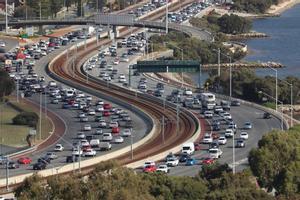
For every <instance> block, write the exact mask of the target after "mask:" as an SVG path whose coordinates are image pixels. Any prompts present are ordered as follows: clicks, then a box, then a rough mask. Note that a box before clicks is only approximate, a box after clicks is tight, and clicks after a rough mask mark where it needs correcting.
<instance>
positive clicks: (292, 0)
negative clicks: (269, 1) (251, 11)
mask: <svg viewBox="0 0 300 200" xmlns="http://www.w3.org/2000/svg"><path fill="white" fill-rule="evenodd" d="M298 3H300V0H289V1H285V2H283V3H280V4H278V5H272V6H271V8H270V9H269V10H268V11H267V13H268V14H281V13H282V12H284V11H286V10H287V9H289V8H291V7H293V6H295V5H296V4H298Z"/></svg>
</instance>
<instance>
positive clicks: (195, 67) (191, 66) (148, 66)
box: [134, 60, 200, 73]
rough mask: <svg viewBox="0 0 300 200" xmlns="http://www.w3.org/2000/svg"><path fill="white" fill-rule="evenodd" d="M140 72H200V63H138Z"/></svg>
mask: <svg viewBox="0 0 300 200" xmlns="http://www.w3.org/2000/svg"><path fill="white" fill-rule="evenodd" d="M134 68H136V69H137V71H138V72H142V73H144V72H171V73H172V72H173V73H178V72H192V73H193V72H199V70H200V62H199V61H196V60H152V61H137V64H136V65H135V66H134Z"/></svg>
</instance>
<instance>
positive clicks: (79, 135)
mask: <svg viewBox="0 0 300 200" xmlns="http://www.w3.org/2000/svg"><path fill="white" fill-rule="evenodd" d="M77 138H78V139H85V134H84V133H82V132H79V133H77Z"/></svg>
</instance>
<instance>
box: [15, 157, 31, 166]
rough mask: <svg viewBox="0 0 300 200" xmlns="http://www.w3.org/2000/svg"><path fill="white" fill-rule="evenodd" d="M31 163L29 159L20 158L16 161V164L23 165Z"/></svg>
mask: <svg viewBox="0 0 300 200" xmlns="http://www.w3.org/2000/svg"><path fill="white" fill-rule="evenodd" d="M31 162H32V160H31V158H28V157H21V158H19V160H18V163H20V164H25V165H27V164H30V163H31Z"/></svg>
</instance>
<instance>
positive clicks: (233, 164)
mask: <svg viewBox="0 0 300 200" xmlns="http://www.w3.org/2000/svg"><path fill="white" fill-rule="evenodd" d="M234 142H235V137H234V133H233V136H232V173H233V174H235V144H234Z"/></svg>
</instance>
